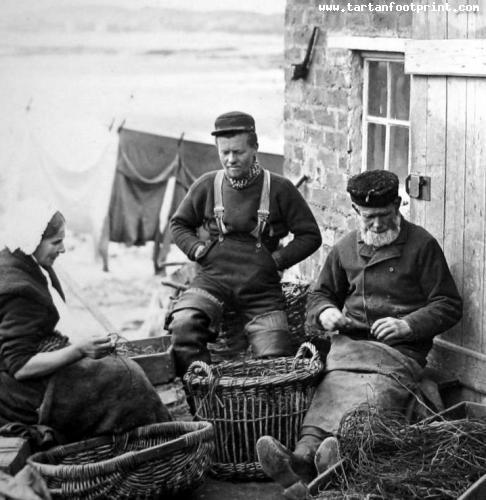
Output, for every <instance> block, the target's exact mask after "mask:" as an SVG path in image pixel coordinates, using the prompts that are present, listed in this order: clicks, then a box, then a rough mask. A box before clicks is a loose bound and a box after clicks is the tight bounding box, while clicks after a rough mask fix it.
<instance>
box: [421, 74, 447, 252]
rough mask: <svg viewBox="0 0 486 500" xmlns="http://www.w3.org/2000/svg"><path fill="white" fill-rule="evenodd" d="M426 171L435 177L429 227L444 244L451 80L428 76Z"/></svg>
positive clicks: (427, 203)
mask: <svg viewBox="0 0 486 500" xmlns="http://www.w3.org/2000/svg"><path fill="white" fill-rule="evenodd" d="M427 87H428V90H427V130H426V134H427V158H426V174H427V175H428V176H430V179H431V200H430V201H425V202H424V203H425V228H426V229H427V230H428V231H430V233H432V235H433V236H434V237H435V238H436V239H437V241H438V242H439V244H440V245H441V246H443V244H444V200H445V163H446V151H447V137H446V123H447V122H446V111H447V81H446V79H445V78H428V79H427Z"/></svg>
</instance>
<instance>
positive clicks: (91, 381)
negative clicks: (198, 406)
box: [0, 200, 170, 442]
mask: <svg viewBox="0 0 486 500" xmlns="http://www.w3.org/2000/svg"><path fill="white" fill-rule="evenodd" d="M7 226H9V227H10V230H8V229H7V231H6V234H5V240H6V241H5V242H4V243H5V244H6V248H4V249H3V250H2V251H0V426H2V425H4V424H6V423H10V422H20V423H22V424H25V425H35V424H43V425H47V426H49V427H52V428H53V429H54V430H55V431H57V433H58V436H59V438H60V440H61V441H63V442H69V441H75V440H79V439H84V438H86V437H90V436H94V435H99V434H104V433H112V432H123V431H125V430H128V429H130V428H133V427H136V426H140V425H146V424H150V423H155V422H162V421H165V420H170V416H169V413H168V411H167V409H166V408H165V407H164V406H163V404H162V403H161V401H160V399H159V397H158V396H157V393H156V392H155V390H154V388H153V387H152V386H151V384H150V382H149V381H148V379H147V378H146V376H145V374H144V372H143V370H142V369H141V368H140V367H139V366H138V365H137V364H136V363H135V362H133V361H131V360H129V359H128V358H125V357H121V356H117V355H116V354H113V345H112V343H111V339H110V337H109V336H108V335H92V336H84V337H83V338H81V339H76V340H74V341H73V342H72V343H70V341H69V339H68V338H67V337H65V336H64V335H62V334H61V333H60V332H58V331H57V330H56V326H57V325H58V322H59V320H60V315H62V314H63V308H64V307H65V304H64V295H63V291H62V289H61V285H60V283H59V280H58V279H57V277H56V274H55V273H54V270H53V268H52V266H53V264H54V261H55V260H56V258H57V257H58V256H59V255H60V254H61V253H63V252H64V251H65V249H64V237H65V220H64V217H63V215H62V214H61V213H60V212H58V211H55V210H53V209H52V208H50V207H49V206H48V205H47V204H45V203H43V202H41V201H37V200H29V201H25V202H22V203H20V204H19V205H18V207H17V209H16V212H15V213H14V214H13V216H11V217H9V218H8V220H7Z"/></svg>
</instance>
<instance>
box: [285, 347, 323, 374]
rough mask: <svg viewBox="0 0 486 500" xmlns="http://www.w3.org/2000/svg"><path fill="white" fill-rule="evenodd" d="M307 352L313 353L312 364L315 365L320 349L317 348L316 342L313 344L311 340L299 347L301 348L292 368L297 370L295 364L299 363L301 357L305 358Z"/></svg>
mask: <svg viewBox="0 0 486 500" xmlns="http://www.w3.org/2000/svg"><path fill="white" fill-rule="evenodd" d="M307 353H310V354H311V360H310V364H311V365H313V364H314V363H317V361H318V360H319V351H318V350H317V349H316V346H315V345H314V344H311V343H310V342H304V343H303V344H302V345H301V346H300V347H299V350H298V351H297V354H296V355H295V357H294V361H293V362H292V370H295V365H296V364H297V362H298V361H299V360H301V359H304V357H305V354H307Z"/></svg>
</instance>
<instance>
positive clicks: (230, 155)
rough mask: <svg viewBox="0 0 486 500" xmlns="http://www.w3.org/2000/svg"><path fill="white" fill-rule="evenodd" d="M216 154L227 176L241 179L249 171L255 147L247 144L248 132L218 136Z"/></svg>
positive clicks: (253, 159)
mask: <svg viewBox="0 0 486 500" xmlns="http://www.w3.org/2000/svg"><path fill="white" fill-rule="evenodd" d="M217 146H218V154H219V160H220V161H221V165H222V166H223V168H224V171H225V173H226V175H227V177H229V178H231V179H242V178H243V177H245V176H247V175H248V173H249V172H250V167H251V166H252V165H253V162H254V161H255V155H256V152H257V149H256V148H255V147H251V146H249V145H248V134H247V133H243V134H238V135H234V136H233V137H224V136H222V137H218V139H217Z"/></svg>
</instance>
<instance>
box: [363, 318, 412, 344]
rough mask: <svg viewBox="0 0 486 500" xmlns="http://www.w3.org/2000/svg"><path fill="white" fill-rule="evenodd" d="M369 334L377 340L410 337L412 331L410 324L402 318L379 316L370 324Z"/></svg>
mask: <svg viewBox="0 0 486 500" xmlns="http://www.w3.org/2000/svg"><path fill="white" fill-rule="evenodd" d="M371 335H373V336H374V337H376V339H377V340H381V341H384V340H392V339H404V340H406V339H412V336H413V332H412V329H411V328H410V325H409V324H408V323H407V322H406V321H405V320H403V319H397V318H390V317H388V318H380V319H377V320H376V321H375V322H374V323H373V325H372V326H371Z"/></svg>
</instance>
